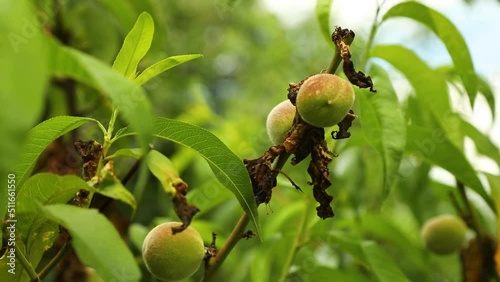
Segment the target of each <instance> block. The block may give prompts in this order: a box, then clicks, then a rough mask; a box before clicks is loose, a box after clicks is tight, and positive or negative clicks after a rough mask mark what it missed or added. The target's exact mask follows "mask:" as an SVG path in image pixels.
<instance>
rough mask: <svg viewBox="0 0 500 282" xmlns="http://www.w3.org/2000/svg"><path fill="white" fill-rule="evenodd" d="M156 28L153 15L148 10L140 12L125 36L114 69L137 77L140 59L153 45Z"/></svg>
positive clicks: (129, 76) (130, 77)
mask: <svg viewBox="0 0 500 282" xmlns="http://www.w3.org/2000/svg"><path fill="white" fill-rule="evenodd" d="M154 30H155V26H154V22H153V18H152V17H151V15H149V14H148V13H146V12H143V13H142V14H140V15H139V18H137V21H136V22H135V24H134V27H133V28H132V30H130V32H129V33H128V34H127V36H126V37H125V40H124V42H123V45H122V48H121V49H120V52H119V53H118V55H117V56H116V59H115V62H114V63H113V69H114V70H115V71H117V72H119V73H121V74H123V75H124V76H125V77H126V78H128V79H131V80H133V79H134V78H135V77H136V73H137V65H138V64H139V61H140V60H141V59H142V58H143V57H144V56H145V55H146V53H147V52H148V50H149V47H151V41H153V34H154Z"/></svg>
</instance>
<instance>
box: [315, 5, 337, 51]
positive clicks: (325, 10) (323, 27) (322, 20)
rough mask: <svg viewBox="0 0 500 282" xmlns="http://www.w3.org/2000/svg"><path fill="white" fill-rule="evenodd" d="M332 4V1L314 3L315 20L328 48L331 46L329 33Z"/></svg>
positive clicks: (330, 34) (330, 33)
mask: <svg viewBox="0 0 500 282" xmlns="http://www.w3.org/2000/svg"><path fill="white" fill-rule="evenodd" d="M332 4H333V0H317V1H316V19H317V20H318V24H319V29H320V31H321V34H322V35H323V37H324V38H325V40H326V42H327V43H328V45H330V46H332V32H331V31H330V9H331V7H332Z"/></svg>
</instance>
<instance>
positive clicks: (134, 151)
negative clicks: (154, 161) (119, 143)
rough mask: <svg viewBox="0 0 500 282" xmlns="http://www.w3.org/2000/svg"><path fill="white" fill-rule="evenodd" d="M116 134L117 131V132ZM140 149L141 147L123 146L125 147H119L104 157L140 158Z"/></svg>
mask: <svg viewBox="0 0 500 282" xmlns="http://www.w3.org/2000/svg"><path fill="white" fill-rule="evenodd" d="M117 134H118V132H117ZM142 155H143V153H142V149H141V148H125V149H119V150H117V151H116V152H114V153H113V154H112V155H109V156H107V157H106V159H107V160H108V159H114V158H120V157H128V158H132V159H136V160H138V159H140V158H141V157H142Z"/></svg>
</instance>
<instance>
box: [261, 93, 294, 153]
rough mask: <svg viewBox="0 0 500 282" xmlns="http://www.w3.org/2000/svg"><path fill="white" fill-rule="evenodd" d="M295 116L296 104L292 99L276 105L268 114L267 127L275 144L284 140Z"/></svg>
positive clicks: (268, 133)
mask: <svg viewBox="0 0 500 282" xmlns="http://www.w3.org/2000/svg"><path fill="white" fill-rule="evenodd" d="M294 117H295V106H294V105H293V104H292V103H291V102H290V100H285V101H283V102H281V103H279V104H278V105H277V106H276V107H274V108H273V109H272V110H271V111H270V112H269V115H268V116H267V121H266V127H267V135H268V136H269V139H270V140H271V142H273V145H278V144H281V142H283V139H284V138H285V134H286V133H287V132H288V131H289V130H290V128H291V127H292V125H293V118H294Z"/></svg>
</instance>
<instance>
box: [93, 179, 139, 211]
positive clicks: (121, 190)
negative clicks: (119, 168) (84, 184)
mask: <svg viewBox="0 0 500 282" xmlns="http://www.w3.org/2000/svg"><path fill="white" fill-rule="evenodd" d="M95 192H96V193H98V194H101V195H104V196H106V197H109V198H111V199H115V200H118V201H122V202H124V203H125V204H127V205H129V206H130V207H132V217H134V215H135V211H136V209H137V202H136V200H135V197H134V195H132V193H130V191H129V190H127V188H125V186H123V184H122V183H121V181H120V180H119V179H117V178H116V177H114V176H112V175H111V174H110V173H106V174H105V175H104V177H103V178H102V179H101V183H100V184H99V188H98V189H96V190H95Z"/></svg>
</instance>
